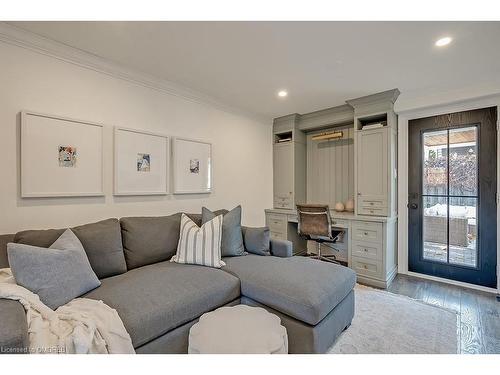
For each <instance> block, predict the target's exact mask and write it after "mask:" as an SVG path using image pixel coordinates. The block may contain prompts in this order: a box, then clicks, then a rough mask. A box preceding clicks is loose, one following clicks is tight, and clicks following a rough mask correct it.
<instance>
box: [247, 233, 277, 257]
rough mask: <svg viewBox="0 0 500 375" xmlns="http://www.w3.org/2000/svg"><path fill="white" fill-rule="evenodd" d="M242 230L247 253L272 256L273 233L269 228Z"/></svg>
mask: <svg viewBox="0 0 500 375" xmlns="http://www.w3.org/2000/svg"><path fill="white" fill-rule="evenodd" d="M241 229H242V230H243V241H244V242H245V249H246V251H248V252H249V253H252V254H257V255H271V250H270V247H271V233H270V232H269V228H268V227H262V228H249V227H241Z"/></svg>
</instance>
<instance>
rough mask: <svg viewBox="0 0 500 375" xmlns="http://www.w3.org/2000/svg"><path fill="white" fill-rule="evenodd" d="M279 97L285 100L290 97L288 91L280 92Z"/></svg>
mask: <svg viewBox="0 0 500 375" xmlns="http://www.w3.org/2000/svg"><path fill="white" fill-rule="evenodd" d="M278 96H279V97H280V98H284V97H286V96H288V92H287V91H286V90H280V91H278Z"/></svg>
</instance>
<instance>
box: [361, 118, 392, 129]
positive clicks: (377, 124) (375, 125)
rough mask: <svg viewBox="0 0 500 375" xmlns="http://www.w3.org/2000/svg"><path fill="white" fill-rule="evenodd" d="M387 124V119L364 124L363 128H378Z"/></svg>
mask: <svg viewBox="0 0 500 375" xmlns="http://www.w3.org/2000/svg"><path fill="white" fill-rule="evenodd" d="M384 126H387V121H386V120H384V121H378V122H370V123H367V124H364V125H363V128H362V130H370V129H378V128H383V127H384Z"/></svg>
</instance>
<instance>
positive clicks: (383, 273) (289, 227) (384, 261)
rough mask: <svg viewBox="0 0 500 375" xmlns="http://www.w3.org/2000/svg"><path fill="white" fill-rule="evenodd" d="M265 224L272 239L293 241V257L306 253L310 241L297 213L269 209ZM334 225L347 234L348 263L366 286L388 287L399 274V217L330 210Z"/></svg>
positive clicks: (287, 210) (266, 211)
mask: <svg viewBox="0 0 500 375" xmlns="http://www.w3.org/2000/svg"><path fill="white" fill-rule="evenodd" d="M265 213H266V225H267V226H268V227H269V229H270V232H271V238H278V239H284V240H289V241H292V242H293V245H294V254H298V253H302V252H304V251H306V250H307V241H305V240H304V239H302V238H301V237H300V236H299V235H298V233H297V213H296V211H295V210H289V209H279V208H275V209H267V210H265ZM331 217H332V226H334V227H336V228H341V229H344V230H345V231H346V235H345V237H344V241H345V242H346V243H347V263H348V266H349V267H350V268H352V269H353V270H354V271H356V273H357V275H358V281H359V282H361V283H363V284H368V285H373V286H376V287H379V288H386V287H387V286H388V285H389V284H390V282H391V281H392V280H393V279H394V277H395V276H396V273H397V252H396V243H397V241H396V233H397V232H396V224H397V218H396V217H382V216H361V215H356V214H354V213H349V212H336V211H333V210H332V211H331Z"/></svg>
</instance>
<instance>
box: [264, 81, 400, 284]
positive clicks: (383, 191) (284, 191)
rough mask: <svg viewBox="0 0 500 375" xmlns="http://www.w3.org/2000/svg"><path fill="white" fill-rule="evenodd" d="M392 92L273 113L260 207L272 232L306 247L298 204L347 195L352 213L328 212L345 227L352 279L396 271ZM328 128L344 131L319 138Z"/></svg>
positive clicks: (385, 279)
mask: <svg viewBox="0 0 500 375" xmlns="http://www.w3.org/2000/svg"><path fill="white" fill-rule="evenodd" d="M398 95H399V90H397V89H394V90H389V91H386V92H382V93H378V94H374V95H369V96H366V97H362V98H357V99H352V100H347V101H346V102H347V104H346V105H343V106H339V107H334V108H329V109H325V110H322V111H316V112H313V113H309V114H303V115H299V114H292V115H288V116H283V117H279V118H276V119H275V120H274V124H273V139H274V143H273V164H274V200H273V202H274V208H273V209H269V210H266V224H267V226H268V227H269V228H270V232H271V237H272V238H276V239H287V240H290V241H292V242H293V243H294V253H299V252H302V251H306V250H307V242H306V241H305V240H303V239H302V238H300V237H299V236H298V234H297V216H296V213H295V207H296V204H297V203H304V202H306V203H320V204H321V203H322V204H329V205H330V206H331V207H332V206H333V204H334V203H335V202H337V201H343V200H344V201H345V200H347V199H348V198H350V197H351V194H352V195H354V197H353V198H354V200H355V205H354V207H355V212H353V213H337V212H335V211H332V217H333V222H334V223H333V224H334V225H335V226H337V227H340V228H345V229H346V233H347V242H348V245H347V248H348V256H347V258H348V265H349V267H351V268H352V269H353V270H355V271H356V273H357V275H358V280H359V281H361V282H363V283H366V284H370V285H374V286H377V287H382V288H384V287H387V285H388V284H389V283H390V282H391V281H392V279H393V278H394V276H395V274H396V270H397V256H396V254H397V251H396V243H397V241H396V233H397V232H396V223H397V211H396V208H397V201H396V199H397V196H396V182H397V181H396V179H397V160H396V155H397V143H396V142H397V116H396V114H395V113H394V110H393V106H394V102H395V101H396V99H397V97H398ZM330 131H333V132H336V133H338V134H340V133H342V136H340V137H333V136H332V137H331V139H330V138H328V137H330V134H326V138H325V137H322V136H323V134H322V133H323V132H327V133H328V132H330ZM318 134H319V135H320V137H318V136H317V135H318ZM351 176H353V180H351ZM351 181H352V182H351ZM353 185H354V186H353ZM332 208H333V207H332Z"/></svg>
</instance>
